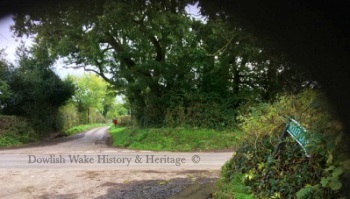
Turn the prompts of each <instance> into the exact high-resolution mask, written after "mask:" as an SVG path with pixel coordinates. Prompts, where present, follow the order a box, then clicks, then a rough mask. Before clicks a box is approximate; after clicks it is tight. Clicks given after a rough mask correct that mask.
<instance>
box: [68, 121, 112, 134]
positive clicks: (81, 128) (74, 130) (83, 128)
mask: <svg viewBox="0 0 350 199" xmlns="http://www.w3.org/2000/svg"><path fill="white" fill-rule="evenodd" d="M100 126H108V124H83V125H79V126H75V127H72V128H70V129H68V130H65V131H64V133H65V134H67V135H75V134H78V133H81V132H83V131H86V130H89V129H92V128H95V127H100Z"/></svg>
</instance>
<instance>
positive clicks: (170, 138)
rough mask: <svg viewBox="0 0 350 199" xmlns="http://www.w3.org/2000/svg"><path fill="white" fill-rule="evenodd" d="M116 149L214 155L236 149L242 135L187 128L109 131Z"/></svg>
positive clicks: (120, 129) (118, 129)
mask: <svg viewBox="0 0 350 199" xmlns="http://www.w3.org/2000/svg"><path fill="white" fill-rule="evenodd" d="M109 132H110V134H111V135H112V138H113V146H115V147H123V148H129V149H140V150H154V151H213V150H227V149H234V148H235V147H236V146H237V141H238V137H239V135H240V134H239V132H232V131H215V130H210V129H186V128H149V129H140V128H114V127H111V128H110V129H109Z"/></svg>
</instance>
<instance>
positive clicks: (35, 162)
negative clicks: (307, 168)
mask: <svg viewBox="0 0 350 199" xmlns="http://www.w3.org/2000/svg"><path fill="white" fill-rule="evenodd" d="M107 129H108V127H101V128H95V129H92V130H89V131H87V132H86V133H81V134H77V135H75V136H72V137H68V138H60V139H55V140H53V141H47V142H45V143H40V144H34V145H31V146H26V147H19V148H13V149H0V182H1V186H0V198H50V199H51V198H57V199H58V198H98V199H102V198H106V199H107V198H130V199H139V198H152V199H156V198H162V199H163V198H164V199H165V198H169V199H176V198H191V199H192V198H193V199H195V198H210V196H211V192H212V191H213V187H214V184H215V181H216V180H217V178H218V176H219V171H220V168H221V167H222V165H223V164H224V163H225V162H226V161H227V160H228V159H230V158H231V156H232V154H233V153H232V152H191V153H178V152H167V151H162V152H153V151H139V150H127V149H120V148H113V147H109V146H108V145H107V144H106V141H107V139H108V134H107Z"/></svg>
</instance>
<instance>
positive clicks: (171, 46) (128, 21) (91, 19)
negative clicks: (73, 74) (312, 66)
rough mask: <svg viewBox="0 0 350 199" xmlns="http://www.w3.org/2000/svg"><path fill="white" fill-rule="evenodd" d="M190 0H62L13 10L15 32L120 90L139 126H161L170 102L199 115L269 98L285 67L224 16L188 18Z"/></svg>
mask: <svg viewBox="0 0 350 199" xmlns="http://www.w3.org/2000/svg"><path fill="white" fill-rule="evenodd" d="M189 2H190V1H186V0H171V1H170V0H169V1H156V0H149V1H143V0H142V1H124V0H101V1H96V0H90V1H87V2H86V1H84V2H82V1H74V2H69V3H66V2H61V3H57V4H55V5H53V6H52V7H50V8H47V9H46V10H40V11H38V10H27V11H26V12H21V13H18V14H17V15H15V22H16V24H15V26H14V30H15V33H16V34H17V35H18V36H21V35H23V34H35V36H36V37H35V38H36V43H37V44H38V45H41V46H45V47H47V48H49V49H50V53H51V54H50V55H52V56H54V57H59V56H62V57H65V59H66V60H67V61H68V62H70V63H72V64H74V66H75V67H83V68H84V69H85V70H87V71H93V72H95V73H96V74H98V75H100V76H101V77H102V78H103V79H105V80H106V81H107V82H109V83H110V84H111V85H113V86H114V88H115V89H117V90H118V91H119V92H120V93H123V94H124V95H126V97H127V98H128V101H129V102H130V105H131V109H132V113H133V115H134V116H136V119H137V120H138V121H141V122H142V123H144V124H157V125H158V124H162V122H163V120H164V116H165V114H166V112H167V111H168V109H169V107H170V108H179V107H180V109H181V107H182V108H184V109H187V108H189V107H191V106H197V107H201V108H195V110H196V112H198V113H196V115H199V114H200V112H202V111H203V109H205V108H206V107H207V106H216V105H217V104H223V103H224V104H227V106H221V110H223V111H226V112H230V111H227V110H226V109H227V108H232V109H234V108H236V107H237V106H238V105H239V104H240V103H242V101H244V99H247V98H252V99H254V98H256V96H257V95H263V93H267V94H265V98H266V99H270V98H272V97H273V95H270V94H269V93H271V91H274V92H276V91H278V88H277V87H276V86H275V85H276V82H277V79H278V77H279V76H280V74H282V73H281V72H280V71H284V70H282V69H281V68H282V67H283V68H284V69H286V68H287V67H286V66H282V64H281V63H279V62H278V61H272V59H270V58H267V56H266V53H265V51H264V50H263V49H262V48H259V47H258V45H256V44H257V42H255V41H254V39H253V38H251V37H249V36H247V35H246V33H245V32H244V31H243V30H242V29H241V28H237V27H232V26H228V24H227V23H226V20H225V15H215V16H210V17H209V18H208V20H207V21H206V22H200V21H195V20H193V19H192V18H191V17H190V16H189V14H188V13H186V11H185V7H186V6H187V4H188V3H189ZM264 77H266V78H265V79H266V81H263V80H264ZM199 104H200V105H199ZM230 110H231V109H230ZM185 112H187V113H188V115H189V117H190V115H191V114H190V113H191V110H186V111H185ZM192 112H193V111H192ZM209 116H210V114H208V117H209ZM231 117H232V116H231ZM199 120H203V118H201V119H199ZM219 120H221V119H218V121H219ZM218 121H214V123H218Z"/></svg>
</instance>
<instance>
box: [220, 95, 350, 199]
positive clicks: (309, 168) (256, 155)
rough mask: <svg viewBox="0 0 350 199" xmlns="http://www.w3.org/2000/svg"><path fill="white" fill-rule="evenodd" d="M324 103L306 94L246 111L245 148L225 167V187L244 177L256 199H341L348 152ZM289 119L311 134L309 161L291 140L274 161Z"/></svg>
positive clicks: (223, 181)
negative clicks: (276, 149) (275, 152)
mask: <svg viewBox="0 0 350 199" xmlns="http://www.w3.org/2000/svg"><path fill="white" fill-rule="evenodd" d="M324 101H325V100H324V97H323V96H322V95H321V94H320V93H319V92H317V91H313V90H305V91H303V92H302V93H300V94H298V95H281V96H280V97H279V98H278V100H277V101H276V102H274V103H260V104H258V105H257V106H255V107H250V109H249V111H246V110H244V109H242V112H245V114H244V115H243V116H241V117H239V120H240V121H241V122H240V124H241V125H240V126H241V129H242V131H243V132H244V136H243V139H242V140H241V141H242V144H241V146H240V148H239V149H238V150H237V154H236V155H235V156H234V157H233V158H232V159H231V160H230V161H229V162H228V163H227V165H225V167H226V169H224V170H223V172H222V180H221V183H224V184H225V183H227V184H232V181H233V179H234V178H235V175H240V174H242V175H243V180H244V181H243V182H244V184H245V186H247V187H249V189H250V190H251V192H252V193H253V194H254V196H255V197H256V198H293V197H295V196H297V197H299V198H339V197H340V196H341V193H342V190H341V188H342V183H343V182H344V181H343V179H342V177H341V176H342V175H343V174H344V170H345V168H347V166H346V165H344V161H345V162H346V160H349V159H348V157H347V155H346V151H347V150H348V149H346V148H345V147H346V145H345V144H344V143H346V140H345V139H341V136H342V128H341V125H340V124H339V122H337V121H336V120H335V119H333V117H332V116H331V115H330V113H329V112H328V110H329V107H328V106H327V104H326V103H325V102H324ZM287 117H294V118H295V119H296V120H297V121H299V122H300V123H301V124H302V126H304V127H305V128H306V129H307V134H306V135H307V139H309V140H310V144H309V145H308V150H309V151H310V153H311V158H307V157H306V156H305V153H304V151H303V150H302V149H301V147H300V146H299V145H298V144H297V143H296V142H295V141H294V140H293V139H292V138H291V137H288V138H287V139H286V140H285V141H284V145H283V148H282V149H281V150H280V151H279V153H277V154H276V156H273V152H274V150H275V147H276V145H277V144H278V143H279V137H280V134H281V133H282V131H283V129H284V126H285V124H286V122H287ZM347 172H348V171H347ZM218 192H219V193H221V192H224V193H225V190H219V191H218Z"/></svg>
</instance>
